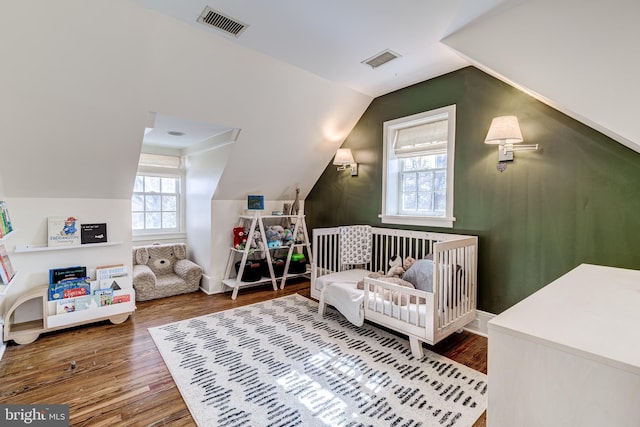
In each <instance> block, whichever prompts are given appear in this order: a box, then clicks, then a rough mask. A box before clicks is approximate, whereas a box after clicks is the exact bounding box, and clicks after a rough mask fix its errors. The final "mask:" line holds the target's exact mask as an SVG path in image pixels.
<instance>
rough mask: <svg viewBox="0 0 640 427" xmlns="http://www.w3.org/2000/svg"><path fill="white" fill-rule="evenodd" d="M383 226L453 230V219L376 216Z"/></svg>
mask: <svg viewBox="0 0 640 427" xmlns="http://www.w3.org/2000/svg"><path fill="white" fill-rule="evenodd" d="M378 216H379V217H380V219H381V220H382V223H383V224H398V225H418V226H427V227H442V228H453V223H454V221H455V220H456V219H455V218H454V217H433V216H429V217H425V216H423V217H421V216H407V215H378Z"/></svg>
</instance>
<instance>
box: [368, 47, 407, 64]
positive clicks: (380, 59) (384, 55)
mask: <svg viewBox="0 0 640 427" xmlns="http://www.w3.org/2000/svg"><path fill="white" fill-rule="evenodd" d="M399 57H400V55H398V54H397V53H395V52H392V51H391V50H389V49H387V50H383V51H382V52H380V53H377V54H375V55H373V56H372V57H371V58H369V59H365V60H364V61H362V63H363V64H367V65H368V66H370V67H371V68H378V67H379V66H381V65H384V64H386V63H387V62H389V61H393V60H394V59H396V58H399Z"/></svg>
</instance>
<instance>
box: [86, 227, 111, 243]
mask: <svg viewBox="0 0 640 427" xmlns="http://www.w3.org/2000/svg"><path fill="white" fill-rule="evenodd" d="M106 241H107V224H106V223H100V224H80V243H81V244H83V245H86V244H91V243H104V242H106Z"/></svg>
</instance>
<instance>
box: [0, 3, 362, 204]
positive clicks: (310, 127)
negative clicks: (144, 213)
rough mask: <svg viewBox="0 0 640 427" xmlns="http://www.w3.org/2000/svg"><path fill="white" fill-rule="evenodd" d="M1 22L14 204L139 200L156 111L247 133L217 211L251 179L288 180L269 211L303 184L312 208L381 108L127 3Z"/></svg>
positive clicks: (3, 123) (10, 8)
mask: <svg viewBox="0 0 640 427" xmlns="http://www.w3.org/2000/svg"><path fill="white" fill-rule="evenodd" d="M0 12H1V13H0V38H1V39H2V40H6V41H9V40H10V41H11V42H7V43H2V44H1V45H0V56H1V57H2V58H3V64H4V65H3V66H2V67H0V93H2V97H1V100H0V106H1V110H0V112H1V114H0V127H1V128H2V129H3V138H2V141H1V142H0V144H1V145H2V147H1V148H2V153H3V158H10V159H12V161H11V162H3V167H2V169H1V170H0V174H1V175H2V178H3V180H4V186H5V188H4V190H5V194H6V195H7V196H10V197H83V198H127V197H130V195H131V187H132V183H133V179H134V176H135V172H136V166H137V160H138V154H139V152H140V147H141V144H142V137H143V131H144V127H145V126H146V125H148V118H149V113H150V112H157V113H163V114H168V115H171V116H175V117H180V118H183V119H188V120H193V121H197V122H203V123H211V124H217V125H221V126H227V127H230V128H237V129H241V134H240V138H239V142H242V145H241V146H240V148H239V149H238V150H236V151H235V152H234V154H233V157H232V158H230V159H229V169H228V170H227V171H225V173H224V175H223V176H222V178H221V180H220V188H219V189H218V191H217V193H216V198H218V197H219V198H220V199H223V200H228V199H238V200H240V199H243V198H244V197H245V195H246V194H247V193H249V192H252V191H253V189H254V185H255V179H254V178H253V177H252V176H250V175H249V174H247V173H246V170H250V171H253V173H255V174H267V173H270V172H271V173H272V172H273V171H275V170H277V171H278V173H272V174H271V176H270V178H269V179H270V182H271V185H270V186H268V187H267V188H266V190H265V196H267V197H268V198H270V199H277V198H280V197H281V193H282V191H283V189H284V188H286V187H287V186H288V185H289V183H290V182H291V181H292V180H295V181H296V182H297V183H298V184H299V185H300V187H301V189H302V195H303V196H304V195H306V194H307V193H308V191H309V190H310V189H311V187H312V186H313V184H314V183H315V181H316V179H317V177H318V176H320V174H321V173H322V171H323V170H324V168H325V166H326V165H327V163H328V162H329V161H330V160H331V157H332V156H333V154H334V153H335V150H336V148H337V147H338V146H340V144H341V143H342V142H343V140H344V138H345V137H346V135H347V134H348V133H349V132H350V131H351V129H352V128H353V126H354V125H355V123H356V121H357V120H358V118H359V117H360V116H361V114H362V112H363V111H364V109H365V108H366V107H367V106H368V104H369V103H370V101H371V97H368V96H365V95H363V94H361V93H358V92H356V91H354V90H351V89H348V88H345V87H343V86H340V85H338V84H335V83H333V82H330V81H328V80H325V79H322V78H319V77H317V76H315V75H313V74H310V73H309V72H306V71H303V70H301V69H299V68H296V67H293V66H290V65H288V64H285V63H283V62H279V61H277V60H275V59H273V58H270V57H267V56H265V55H262V54H259V53H257V52H254V51H251V50H248V49H246V48H243V47H240V46H238V45H236V44H234V43H232V42H230V41H228V40H226V39H224V38H223V37H219V36H217V35H215V34H212V33H211V32H209V31H206V30H205V29H202V30H201V29H199V28H197V27H194V26H191V25H187V24H185V23H183V22H180V21H177V20H175V19H172V18H169V17H167V16H165V15H162V14H160V13H158V12H155V11H152V10H149V9H146V8H143V7H141V6H138V5H137V4H134V3H131V2H129V1H127V0H110V1H108V2H99V1H84V0H58V1H55V2H51V1H49V0H31V1H24V2H22V1H16V2H4V3H3V5H2V6H1V9H0ZM194 19H195V18H194ZM282 171H286V172H287V173H286V174H285V173H281V172H282ZM43 173H46V176H47V179H46V180H42V179H40V178H39V177H40V176H41V175H42V174H43Z"/></svg>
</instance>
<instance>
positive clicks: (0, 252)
mask: <svg viewBox="0 0 640 427" xmlns="http://www.w3.org/2000/svg"><path fill="white" fill-rule="evenodd" d="M0 264H1V265H0V270H1V271H0V276H2V282H3V283H4V284H5V285H8V284H9V282H10V281H11V279H13V276H15V275H16V271H15V270H14V269H13V265H12V264H11V260H10V259H9V253H8V252H7V248H6V247H5V246H4V245H0Z"/></svg>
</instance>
